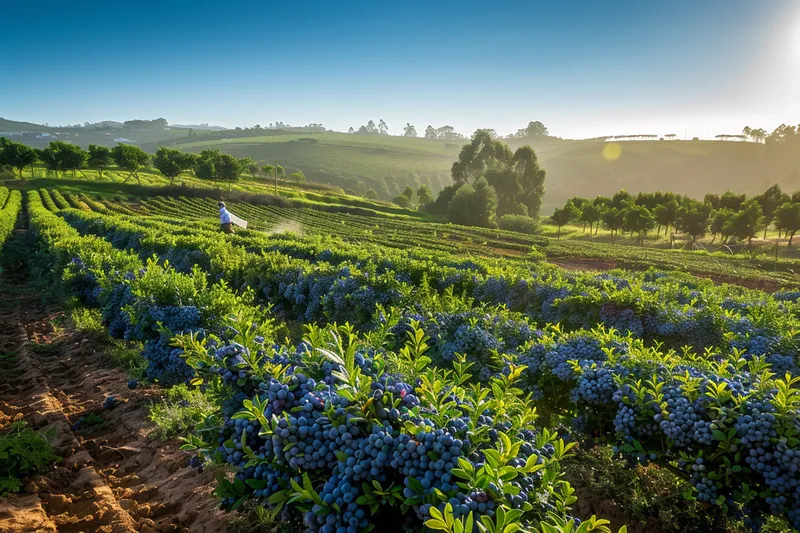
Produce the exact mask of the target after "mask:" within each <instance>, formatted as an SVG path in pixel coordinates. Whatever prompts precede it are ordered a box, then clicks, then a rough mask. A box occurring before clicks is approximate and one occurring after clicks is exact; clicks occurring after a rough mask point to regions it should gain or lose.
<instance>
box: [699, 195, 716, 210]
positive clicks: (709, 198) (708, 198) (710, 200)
mask: <svg viewBox="0 0 800 533" xmlns="http://www.w3.org/2000/svg"><path fill="white" fill-rule="evenodd" d="M719 202H720V199H719V195H718V194H712V193H708V194H706V195H705V197H704V198H703V203H706V204H708V205H710V206H711V208H712V209H714V210H715V211H716V210H717V209H719V208H720V206H719Z"/></svg>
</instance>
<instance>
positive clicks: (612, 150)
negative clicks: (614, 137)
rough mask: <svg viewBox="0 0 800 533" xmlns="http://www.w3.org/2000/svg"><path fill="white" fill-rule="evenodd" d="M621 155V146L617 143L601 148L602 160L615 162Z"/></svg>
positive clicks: (607, 144)
mask: <svg viewBox="0 0 800 533" xmlns="http://www.w3.org/2000/svg"><path fill="white" fill-rule="evenodd" d="M621 155H622V145H621V144H619V143H606V145H605V146H604V147H603V159H605V160H606V161H616V160H617V159H619V156H621Z"/></svg>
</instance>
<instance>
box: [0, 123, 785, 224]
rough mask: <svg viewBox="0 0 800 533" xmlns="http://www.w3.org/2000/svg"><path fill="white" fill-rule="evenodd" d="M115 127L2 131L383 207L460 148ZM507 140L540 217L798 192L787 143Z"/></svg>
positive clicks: (438, 183)
mask: <svg viewBox="0 0 800 533" xmlns="http://www.w3.org/2000/svg"><path fill="white" fill-rule="evenodd" d="M143 122H146V121H143ZM119 124H122V123H119V122H116V123H113V122H111V121H106V122H103V123H98V124H97V125H90V126H89V127H83V128H53V127H47V126H42V125H38V124H32V123H28V122H16V121H11V120H7V119H0V131H6V132H21V131H28V132H33V133H29V134H27V135H24V136H18V137H16V138H15V140H18V141H22V142H25V143H27V144H30V145H32V146H36V147H43V146H45V145H46V144H47V142H49V140H48V139H43V138H37V134H38V133H51V134H53V135H58V137H55V138H58V139H64V140H68V141H70V142H74V143H76V144H80V145H81V146H84V147H86V146H87V145H88V144H90V143H93V144H103V145H106V146H113V144H114V138H116V137H126V138H129V139H133V140H134V141H136V142H137V143H138V144H139V146H141V147H142V148H143V149H145V150H147V151H149V152H155V151H156V150H157V149H158V146H159V145H167V146H173V147H176V148H180V149H183V150H187V151H190V152H200V151H201V150H203V149H205V148H218V149H220V150H221V151H223V152H226V153H230V154H231V155H234V156H236V157H250V158H252V159H253V160H255V161H257V162H259V163H261V164H266V163H269V164H274V163H278V164H281V165H283V166H284V167H286V168H287V170H289V171H296V170H300V171H302V172H303V173H304V174H305V175H306V176H307V177H308V179H310V180H313V181H318V182H324V183H330V184H333V185H336V186H339V187H342V188H343V189H347V190H351V191H354V192H356V193H359V194H362V193H363V192H364V191H366V190H367V189H375V190H376V191H377V192H378V193H379V194H380V196H381V197H382V198H384V199H391V198H392V197H393V196H395V195H397V194H399V193H400V192H401V191H402V190H403V189H404V188H405V187H406V186H407V185H412V186H414V187H415V188H416V187H417V186H418V185H419V184H420V183H424V184H427V185H428V186H430V187H431V189H432V190H433V191H434V192H437V191H439V190H441V189H442V188H443V187H444V186H445V185H448V184H450V183H451V179H450V167H451V165H452V164H453V161H455V160H456V159H457V158H458V153H459V151H460V149H461V146H462V145H463V144H464V142H465V141H441V140H426V139H422V138H407V137H395V136H388V135H359V134H348V133H336V132H327V131H326V132H319V131H278V130H267V129H261V130H252V129H251V130H248V129H244V130H243V129H238V128H237V129H235V130H224V131H202V130H199V131H198V130H193V131H192V132H191V136H190V132H189V131H188V130H187V129H185V127H183V126H169V127H157V128H156V127H152V128H130V127H127V126H126V127H123V128H119V126H118V125H119ZM123 126H125V125H124V124H123ZM104 128H112V129H110V130H109V129H104ZM209 128H211V127H209ZM505 142H507V143H508V144H509V145H510V147H511V148H512V149H516V148H517V147H519V146H521V145H523V144H530V145H531V146H532V147H533V148H534V150H536V153H537V155H538V157H539V160H540V162H541V164H542V166H543V167H544V168H545V169H546V170H547V182H546V189H547V194H546V196H545V200H544V211H543V212H544V213H545V214H547V213H549V212H551V211H552V209H553V208H554V207H555V206H557V205H560V204H563V202H564V201H565V200H566V199H567V198H569V197H571V196H586V197H590V196H596V195H611V194H613V193H614V192H616V191H618V190H619V189H621V188H624V189H626V190H628V191H629V192H632V193H636V192H640V191H656V190H668V191H673V192H676V193H680V194H686V195H690V196H693V197H696V198H702V197H703V195H704V194H705V193H707V192H716V193H721V192H724V191H726V190H734V191H738V192H746V193H750V194H752V193H756V192H761V191H763V190H764V189H766V188H767V187H769V186H770V185H771V184H773V183H778V184H779V185H780V186H781V188H783V189H784V190H788V191H793V190H796V189H800V150H794V149H793V148H796V146H794V147H792V146H790V145H783V146H782V145H777V144H767V145H765V144H757V143H752V142H731V141H675V140H664V141H661V140H650V141H622V142H619V143H616V147H617V148H618V151H617V152H618V153H617V154H614V155H617V157H615V158H613V157H612V158H609V157H604V149H606V147H607V143H606V142H603V141H596V140H568V139H560V138H556V137H534V138H527V139H509V140H507V141H505ZM795 152H796V153H795ZM606 155H608V152H607V153H606Z"/></svg>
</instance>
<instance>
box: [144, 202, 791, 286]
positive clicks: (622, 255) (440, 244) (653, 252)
mask: <svg viewBox="0 0 800 533" xmlns="http://www.w3.org/2000/svg"><path fill="white" fill-rule="evenodd" d="M192 200H193V201H194V204H189V203H187V202H189V200H188V199H175V198H158V199H149V200H147V201H145V202H144V203H143V209H145V210H146V211H147V212H148V213H151V214H168V215H170V216H180V217H182V218H190V217H198V218H206V217H210V216H214V214H215V211H216V209H215V208H214V205H213V202H212V201H210V200H203V199H192ZM230 208H231V210H232V211H233V212H234V213H237V212H239V213H241V216H243V217H245V218H247V217H250V218H249V219H248V220H249V221H250V222H251V223H253V224H254V228H256V229H263V230H265V231H283V230H285V228H286V226H287V222H288V223H289V226H290V227H292V228H294V229H295V231H296V230H297V225H299V226H300V230H301V231H303V232H307V233H317V232H318V233H330V234H334V235H339V236H341V237H342V238H344V239H347V240H353V241H359V242H364V241H368V242H377V243H387V244H390V245H396V246H398V247H408V246H424V247H426V248H428V247H430V248H431V249H436V250H442V251H454V252H457V253H458V252H460V253H472V254H477V255H492V256H497V255H502V256H505V257H506V258H509V259H514V258H520V257H524V254H526V253H528V252H529V251H530V250H531V249H532V248H535V249H537V250H540V251H541V252H543V253H545V254H546V256H547V257H548V258H549V259H569V258H578V259H593V260H602V261H610V262H612V263H614V264H616V265H617V266H619V267H620V268H623V267H624V268H633V269H646V268H649V267H651V266H652V267H654V268H658V269H662V270H671V271H687V272H692V273H697V274H702V275H708V276H724V277H726V278H727V279H732V280H737V279H739V280H744V279H747V280H749V281H750V282H753V281H754V280H767V281H770V282H772V284H775V283H780V284H784V285H790V286H797V285H798V284H800V282H798V279H797V276H796V274H795V272H797V271H798V269H800V262H798V261H797V260H793V259H785V258H779V259H777V260H776V259H775V258H770V257H766V256H753V257H748V256H745V255H741V254H740V255H735V256H732V255H728V254H723V253H721V252H720V253H713V254H710V253H706V252H702V251H694V252H693V251H685V250H663V249H653V248H647V249H644V250H642V249H637V248H635V247H631V246H620V245H611V244H604V243H591V242H580V243H576V242H570V241H560V240H556V239H550V238H547V237H540V236H536V235H525V234H521V233H516V232H511V231H503V230H493V229H484V228H472V227H465V226H457V225H453V224H441V223H433V222H422V221H416V220H406V219H402V218H398V217H391V218H390V217H379V218H378V217H366V216H360V215H352V214H347V213H336V214H331V213H317V212H315V210H313V209H293V208H282V207H275V206H253V205H251V204H243V203H241V204H240V203H231V204H230ZM320 219H322V220H320Z"/></svg>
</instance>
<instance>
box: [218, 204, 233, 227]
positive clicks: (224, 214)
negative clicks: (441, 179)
mask: <svg viewBox="0 0 800 533" xmlns="http://www.w3.org/2000/svg"><path fill="white" fill-rule="evenodd" d="M219 227H220V229H221V230H222V231H223V232H224V233H234V231H233V224H231V214H230V213H228V210H227V209H226V208H225V202H220V203H219Z"/></svg>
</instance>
